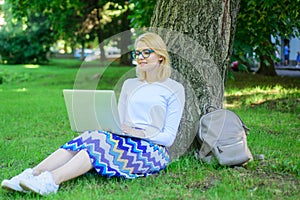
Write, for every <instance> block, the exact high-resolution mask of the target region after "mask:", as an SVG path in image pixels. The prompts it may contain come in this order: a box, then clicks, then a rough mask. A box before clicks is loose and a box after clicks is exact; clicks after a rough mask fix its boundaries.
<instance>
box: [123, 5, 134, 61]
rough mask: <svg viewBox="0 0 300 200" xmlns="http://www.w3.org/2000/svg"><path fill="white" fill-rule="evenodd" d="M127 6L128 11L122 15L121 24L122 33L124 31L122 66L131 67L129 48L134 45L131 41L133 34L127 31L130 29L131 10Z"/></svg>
mask: <svg viewBox="0 0 300 200" xmlns="http://www.w3.org/2000/svg"><path fill="white" fill-rule="evenodd" d="M125 6H126V11H125V12H124V13H123V14H122V24H121V31H124V32H123V34H121V41H120V46H121V60H120V65H131V59H130V52H128V46H129V45H130V44H132V41H131V35H132V34H131V32H130V31H127V30H129V29H130V20H129V19H128V16H129V12H130V9H129V8H128V5H125Z"/></svg>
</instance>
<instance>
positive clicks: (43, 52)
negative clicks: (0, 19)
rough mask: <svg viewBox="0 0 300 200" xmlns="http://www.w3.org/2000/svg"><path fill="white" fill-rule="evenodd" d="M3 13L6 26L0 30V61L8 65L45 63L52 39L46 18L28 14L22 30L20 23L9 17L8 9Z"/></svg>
mask: <svg viewBox="0 0 300 200" xmlns="http://www.w3.org/2000/svg"><path fill="white" fill-rule="evenodd" d="M5 6H7V4H6V5H5ZM4 11H5V14H6V15H5V18H6V22H7V24H6V25H5V26H4V27H3V28H2V29H1V30H0V55H1V61H2V62H3V63H8V64H19V63H43V62H47V61H48V59H47V53H48V52H49V49H50V46H51V44H52V38H53V32H52V31H51V29H50V25H49V24H48V21H47V17H46V16H43V15H42V14H39V13H31V14H29V15H28V18H27V19H26V20H27V21H28V22H29V23H28V26H27V27H26V29H24V24H23V23H22V21H21V20H15V19H14V18H13V17H12V16H11V15H10V11H9V7H6V9H4Z"/></svg>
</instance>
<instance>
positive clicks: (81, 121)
mask: <svg viewBox="0 0 300 200" xmlns="http://www.w3.org/2000/svg"><path fill="white" fill-rule="evenodd" d="M63 94H64V99H65V103H66V108H67V112H68V116H69V121H70V125H71V129H72V130H73V131H76V132H80V133H82V132H84V131H89V130H104V131H109V132H112V133H115V134H118V135H125V134H123V133H122V130H121V125H120V117H119V112H118V107H117V101H116V95H115V92H114V91H113V90H75V89H73V90H67V89H65V90H63Z"/></svg>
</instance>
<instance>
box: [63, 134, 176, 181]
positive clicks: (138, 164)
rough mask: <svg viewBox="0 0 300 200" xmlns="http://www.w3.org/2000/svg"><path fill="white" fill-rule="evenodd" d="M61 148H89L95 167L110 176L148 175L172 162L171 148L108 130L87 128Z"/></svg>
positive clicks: (75, 149)
mask: <svg viewBox="0 0 300 200" xmlns="http://www.w3.org/2000/svg"><path fill="white" fill-rule="evenodd" d="M61 148H63V149H66V150H70V151H80V150H85V151H87V153H88V155H89V157H90V160H91V163H92V165H93V166H94V168H95V170H96V171H97V172H98V173H99V174H100V175H103V176H107V177H122V178H127V179H133V178H137V177H142V176H148V175H151V174H155V173H158V172H159V171H160V170H163V169H165V168H166V166H167V165H168V164H169V163H170V157H169V154H168V151H167V149H166V148H165V147H163V146H160V145H156V144H154V143H151V142H149V141H146V140H142V139H138V138H132V137H127V136H119V135H116V134H113V133H110V132H105V131H86V132H84V133H83V134H81V135H80V136H78V137H76V138H74V139H73V140H71V141H69V142H68V143H66V144H64V145H63V146H61Z"/></svg>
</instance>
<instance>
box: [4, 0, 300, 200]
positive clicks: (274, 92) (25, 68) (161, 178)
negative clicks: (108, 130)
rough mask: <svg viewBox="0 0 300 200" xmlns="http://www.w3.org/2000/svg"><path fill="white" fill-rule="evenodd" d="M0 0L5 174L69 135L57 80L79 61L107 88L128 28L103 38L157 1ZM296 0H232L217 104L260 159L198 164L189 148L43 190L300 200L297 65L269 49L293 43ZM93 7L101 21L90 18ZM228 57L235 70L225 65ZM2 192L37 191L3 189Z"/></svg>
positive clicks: (117, 70)
mask: <svg viewBox="0 0 300 200" xmlns="http://www.w3.org/2000/svg"><path fill="white" fill-rule="evenodd" d="M50 2H52V3H50ZM160 2H162V1H160ZM237 2H239V1H237ZM1 3H4V4H2V7H1V15H2V16H3V17H4V23H2V24H3V26H2V28H1V29H0V55H1V65H0V102H1V106H0V110H1V112H0V119H1V121H0V127H1V128H0V135H1V145H0V148H1V149H0V150H1V157H0V160H1V166H0V168H1V174H0V178H1V180H3V179H4V178H9V177H12V176H14V175H16V174H18V173H20V172H21V171H22V170H24V169H25V168H27V167H33V166H34V165H36V164H37V163H38V162H40V161H41V160H42V159H43V158H45V157H46V156H47V155H49V154H50V153H51V152H53V151H54V150H55V149H56V148H58V147H59V145H61V144H63V143H64V142H66V141H68V140H69V139H70V138H73V137H74V136H76V133H74V132H72V131H71V130H70V127H69V121H68V117H67V112H66V109H65V104H64V100H63V96H62V89H65V88H73V87H74V81H75V80H76V75H77V73H78V71H79V69H80V70H83V69H82V66H86V67H84V70H86V71H87V73H86V74H87V75H86V76H84V77H82V78H84V79H83V80H84V81H83V84H84V83H85V82H89V81H93V80H94V79H95V77H98V76H101V80H100V82H99V84H98V88H99V89H113V88H114V85H115V84H116V83H117V82H118V80H119V79H120V77H122V76H123V75H124V74H125V73H127V72H128V71H131V70H132V69H133V68H134V65H133V64H132V60H131V59H130V56H129V53H130V50H132V48H133V46H132V41H133V40H134V37H135V34H132V35H130V36H129V37H127V39H128V38H129V39H130V40H129V41H128V40H123V41H122V38H119V40H114V41H110V40H106V38H109V37H111V36H113V35H116V34H118V33H120V32H122V31H127V30H132V31H130V32H132V33H135V31H134V30H138V29H143V27H148V26H149V24H150V23H151V17H152V13H153V11H154V9H155V7H154V6H155V4H156V1H153V0H151V1H137V0H133V1H74V2H69V1H62V2H61V1H5V2H4V1H1ZM208 3H210V2H208ZM297 3H298V4H299V1H281V2H277V1H259V0H253V1H240V2H239V13H238V15H237V24H236V31H235V37H234V42H232V46H233V47H232V55H231V57H230V60H229V61H228V63H227V66H226V68H227V71H228V73H227V74H226V81H225V83H224V85H225V92H224V101H223V102H222V104H223V105H224V107H226V108H228V109H230V110H233V111H235V112H236V113H238V114H239V115H240V116H241V118H242V119H243V121H244V122H245V124H246V125H247V126H248V127H249V128H250V129H251V130H250V135H249V136H248V142H249V147H250V149H251V151H252V153H253V154H263V155H264V159H262V160H254V161H253V162H251V163H249V164H248V165H247V166H246V167H235V168H228V167H223V166H219V165H217V164H210V165H209V164H206V163H203V162H201V161H199V160H196V159H195V158H194V157H193V154H192V153H190V152H188V153H187V154H186V155H183V156H182V157H180V158H179V159H178V160H174V162H173V163H172V164H171V165H170V166H169V167H168V168H167V170H166V171H165V172H163V173H161V174H159V175H157V176H153V177H147V178H142V179H136V180H129V181H124V180H119V179H111V180H108V179H106V178H103V177H98V176H96V175H95V174H94V173H93V172H91V173H88V174H86V175H84V176H83V177H80V178H77V179H75V180H72V181H69V182H66V183H64V184H62V186H61V188H60V190H59V192H58V194H56V195H50V196H48V197H45V199H63V198H64V199H74V198H75V197H77V198H78V197H80V198H81V199H91V198H95V199H140V198H143V199H299V197H300V194H299V169H300V163H299V150H300V149H299V146H300V145H299V143H300V138H299V120H300V116H299V113H300V112H299V111H300V106H299V105H300V104H299V102H300V89H299V88H300V80H299V77H298V76H297V74H298V73H299V71H298V69H297V68H296V67H295V65H296V64H295V61H294V55H293V56H292V53H291V62H290V64H289V66H283V61H282V56H281V57H280V58H279V59H278V58H276V55H275V53H274V52H275V50H276V49H274V48H277V49H278V46H279V49H280V48H282V45H283V43H282V41H284V40H289V41H290V42H293V41H296V42H295V43H292V45H291V46H295V45H296V46H297V45H299V43H298V42H297V38H298V37H299V31H298V30H299V14H300V11H299V8H298V7H297V6H296V5H297ZM88 8H89V9H88ZM51 9H52V10H51ZM55 9H56V10H55ZM97 11H101V12H100V14H101V19H100V20H97V18H95V17H97V16H99V15H97ZM49 12H51V13H52V15H51V16H49ZM95 12H96V15H95ZM93 17H94V18H93ZM99 30H102V32H100V33H101V34H99ZM258 33H259V34H258ZM262 33H267V34H262ZM260 35H261V37H260ZM99 36H100V37H99ZM262 36H264V37H262ZM266 37H267V39H266ZM101 38H102V39H101ZM105 41H109V42H108V43H105ZM266 41H269V42H266ZM273 43H275V44H276V45H274V44H273ZM99 44H103V46H101V45H100V46H99ZM259 47H261V48H259ZM273 47H274V48H273ZM124 48H125V50H124ZM101 49H102V50H101ZM124 52H126V53H124ZM77 53H79V57H77V56H76V55H77ZM83 53H88V54H90V55H87V54H86V55H85V54H83ZM119 56H121V57H119ZM266 57H267V58H266ZM90 58H91V59H90ZM234 61H238V64H239V65H238V69H237V70H236V69H232V68H231V63H232V62H234ZM261 69H263V70H261ZM91 74H92V75H94V76H92V75H91ZM0 198H2V199H38V198H41V197H39V196H37V195H35V194H32V193H29V194H21V193H10V192H7V191H4V190H1V191H0Z"/></svg>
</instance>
